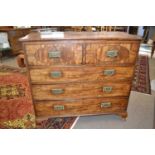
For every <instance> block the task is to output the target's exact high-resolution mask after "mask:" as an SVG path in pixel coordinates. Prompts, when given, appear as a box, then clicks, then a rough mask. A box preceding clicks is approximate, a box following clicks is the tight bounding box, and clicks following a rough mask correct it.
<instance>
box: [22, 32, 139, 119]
mask: <svg viewBox="0 0 155 155" xmlns="http://www.w3.org/2000/svg"><path fill="white" fill-rule="evenodd" d="M58 34H59V33H52V34H51V36H48V38H43V36H42V34H40V33H31V34H30V35H28V36H26V37H25V38H23V39H21V40H20V41H22V42H23V45H24V48H25V49H24V50H25V56H26V64H27V68H28V70H29V78H30V84H31V89H32V96H33V102H34V105H35V111H36V115H37V118H38V117H63V116H78V115H98V114H117V115H120V116H121V117H122V118H126V117H127V105H128V97H129V95H130V89H131V82H132V78H133V74H134V67H135V62H136V59H137V56H138V50H139V46H140V41H141V38H140V37H138V36H134V35H129V34H126V33H113V32H111V33H109V32H108V33H105V32H103V33H100V32H91V33H90V32H87V33H84V32H80V33H78V32H76V33H75V32H74V33H70V32H65V33H64V34H63V35H64V36H63V37H55V36H57V35H58ZM52 35H54V36H52ZM51 51H59V52H60V57H57V58H49V56H48V55H49V52H51ZM108 51H117V53H118V55H117V56H116V57H113V58H112V57H108V56H107V52H108ZM105 70H115V74H113V75H105V74H103V73H104V71H105ZM53 72H55V73H56V72H57V75H59V76H57V77H54V76H53ZM51 73H52V74H51ZM51 75H52V76H51ZM107 86H108V87H109V89H110V88H112V90H111V91H110V92H105V91H103V88H104V87H107ZM54 92H55V93H56V92H57V93H59V94H54ZM102 102H111V105H112V106H111V107H109V108H105V107H104V108H101V103H102ZM55 106H56V107H57V108H58V109H59V108H62V109H63V108H64V110H60V109H59V110H54V109H53V108H54V107H55ZM59 106H60V107H59Z"/></svg>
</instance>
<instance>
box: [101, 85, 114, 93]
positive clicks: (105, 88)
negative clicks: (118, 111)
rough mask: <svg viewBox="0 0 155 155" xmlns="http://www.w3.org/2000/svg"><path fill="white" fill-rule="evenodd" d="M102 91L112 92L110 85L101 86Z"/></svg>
mask: <svg viewBox="0 0 155 155" xmlns="http://www.w3.org/2000/svg"><path fill="white" fill-rule="evenodd" d="M103 91H104V92H106V93H110V92H112V87H111V86H106V87H103Z"/></svg>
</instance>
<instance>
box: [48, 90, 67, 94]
mask: <svg viewBox="0 0 155 155" xmlns="http://www.w3.org/2000/svg"><path fill="white" fill-rule="evenodd" d="M51 92H52V94H62V93H64V90H63V89H52V90H51Z"/></svg>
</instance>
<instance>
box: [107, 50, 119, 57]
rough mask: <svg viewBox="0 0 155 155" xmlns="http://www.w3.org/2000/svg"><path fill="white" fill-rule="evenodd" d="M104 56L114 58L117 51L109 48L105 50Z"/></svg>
mask: <svg viewBox="0 0 155 155" xmlns="http://www.w3.org/2000/svg"><path fill="white" fill-rule="evenodd" d="M106 56H107V57H110V58H114V57H117V56H118V51H117V50H110V51H107V52H106Z"/></svg>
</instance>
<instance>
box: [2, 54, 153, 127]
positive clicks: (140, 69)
mask: <svg viewBox="0 0 155 155" xmlns="http://www.w3.org/2000/svg"><path fill="white" fill-rule="evenodd" d="M3 70H4V68H3ZM10 72H11V70H10ZM1 74H2V72H1ZM9 76H10V75H9ZM18 76H19V77H20V75H18ZM18 76H17V75H16V78H15V79H14V78H13V77H12V78H11V81H13V83H14V82H15V81H16V82H17V81H23V82H24V80H23V78H21V79H20V78H18ZM19 79H20V80H19ZM0 80H3V79H2V78H1V79H0ZM3 81H5V80H3ZM27 82H28V81H27ZM1 83H2V82H1ZM25 86H27V87H28V83H27V84H26V85H25ZM8 87H10V86H8ZM18 87H19V89H21V86H20V85H18ZM9 89H10V88H9ZM11 89H13V88H11ZM28 89H29V88H28ZM2 90H3V89H1V92H3V91H2ZM25 90H26V88H25V89H21V93H20V94H21V96H22V95H23V93H24V91H25ZM132 90H134V91H138V92H141V93H146V94H150V92H151V90H150V79H149V64H148V57H147V56H139V58H138V60H137V63H136V68H135V77H134V80H133V84H132ZM15 94H16V93H15ZM29 95H30V94H29ZM1 96H2V93H1ZM17 96H18V95H17ZM7 98H8V99H10V100H8V102H7V104H8V105H10V106H11V107H13V105H12V104H13V103H12V102H11V98H12V96H7ZM1 99H2V98H0V103H1ZM25 103H26V98H25V102H23V101H22V104H23V107H24V104H25ZM7 104H6V103H5V105H7ZM14 105H15V103H14ZM1 107H3V109H0V111H3V112H1V113H0V119H2V117H4V115H5V109H4V104H1V105H0V108H1ZM30 107H31V106H30ZM15 108H16V106H15ZM15 108H13V109H15ZM21 109H24V108H22V107H21ZM30 111H33V110H32V109H31V110H30ZM14 113H15V112H13V111H10V113H9V119H14ZM24 113H25V112H24V111H23V110H20V109H19V114H22V117H23V116H24V115H23V114H24ZM7 114H8V113H7ZM19 116H20V115H19ZM19 116H18V117H19ZM16 117H17V116H16ZM27 117H28V116H25V117H23V118H24V119H25V118H26V120H27ZM20 118H21V117H20ZM77 119H78V117H62V118H49V119H46V120H42V121H37V122H36V128H37V129H70V128H72V127H73V125H74V124H75V122H76V121H77ZM18 121H19V120H17V121H16V120H14V122H15V123H16V125H15V127H14V128H19V127H20V126H19V125H17V124H18ZM9 123H10V126H9V127H10V128H13V126H12V124H13V122H12V123H11V122H9ZM9 123H8V122H7V123H6V124H9ZM20 124H23V123H20ZM24 127H26V126H24V124H23V128H24ZM21 128H22V127H21Z"/></svg>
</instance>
